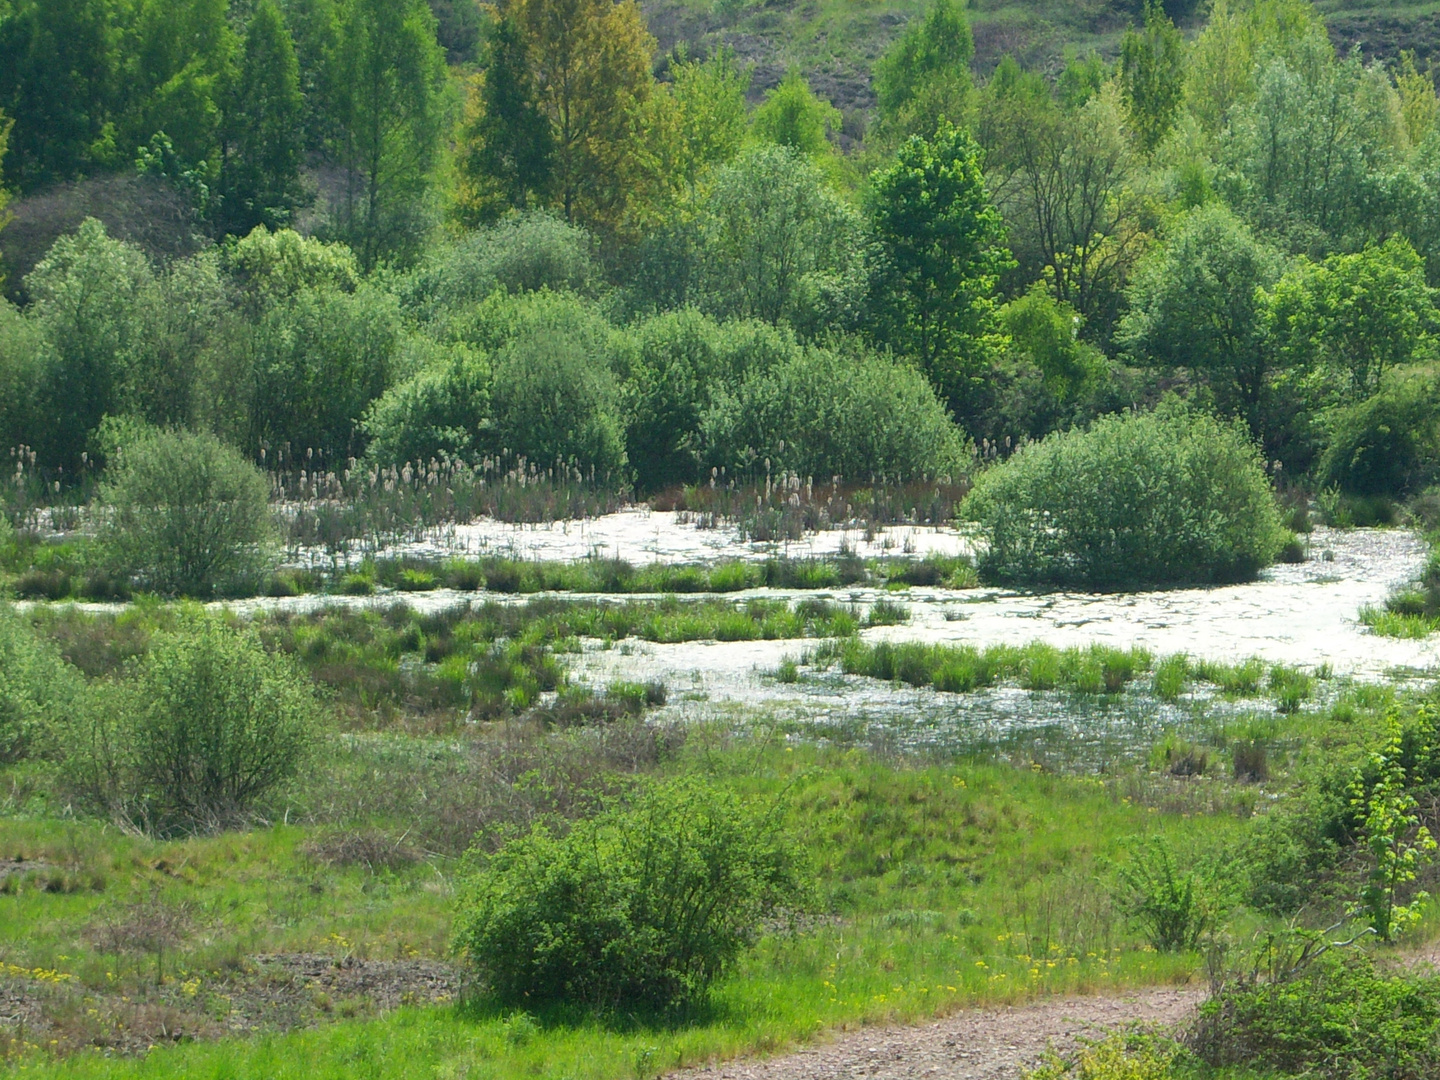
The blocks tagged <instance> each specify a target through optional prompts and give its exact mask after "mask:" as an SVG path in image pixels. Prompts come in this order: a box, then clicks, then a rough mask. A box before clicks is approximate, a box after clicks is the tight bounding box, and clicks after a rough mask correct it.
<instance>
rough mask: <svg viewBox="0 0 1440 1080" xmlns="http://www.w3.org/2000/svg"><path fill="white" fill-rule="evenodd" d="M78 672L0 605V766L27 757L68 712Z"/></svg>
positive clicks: (72, 700)
mask: <svg viewBox="0 0 1440 1080" xmlns="http://www.w3.org/2000/svg"><path fill="white" fill-rule="evenodd" d="M79 685H80V679H79V676H78V673H77V672H76V671H75V669H74V668H72V667H70V665H68V664H66V663H65V661H64V660H62V659H61V658H60V653H59V651H58V650H57V649H55V647H54V646H53V645H51V644H50V643H49V642H48V641H45V640H43V639H41V638H40V637H39V636H38V635H37V634H36V633H35V632H34V631H33V630H32V629H31V628H30V627H29V626H28V625H27V624H26V622H25V620H24V619H23V618H22V617H21V616H20V615H19V614H18V613H17V612H16V611H15V609H14V608H12V607H10V605H8V604H3V605H0V764H10V763H12V762H15V761H19V760H21V759H22V758H24V757H26V756H28V755H29V754H30V752H31V751H32V750H33V749H34V748H35V747H36V745H37V744H40V743H42V742H43V741H44V740H45V739H46V738H47V737H48V736H49V735H50V734H51V733H52V732H53V731H54V729H55V725H56V724H57V723H59V722H60V721H62V720H63V719H64V718H65V717H66V716H68V715H69V712H70V710H71V709H72V708H73V706H74V703H75V699H76V697H77V695H78V693H79Z"/></svg>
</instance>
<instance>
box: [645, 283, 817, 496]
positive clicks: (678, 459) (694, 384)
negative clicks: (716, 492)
mask: <svg viewBox="0 0 1440 1080" xmlns="http://www.w3.org/2000/svg"><path fill="white" fill-rule="evenodd" d="M796 351H797V346H796V345H795V342H794V339H793V338H792V337H790V335H789V334H787V333H785V332H783V331H781V330H777V329H775V328H774V327H771V326H767V325H766V324H765V323H762V322H758V321H744V320H737V321H734V322H728V323H717V322H716V321H715V320H714V319H712V318H710V317H709V316H706V315H702V314H700V313H699V312H698V311H694V310H685V311H673V312H668V313H666V314H664V315H659V316H656V317H655V318H652V319H648V320H646V321H645V322H643V323H641V324H640V325H638V326H636V327H635V328H634V329H633V330H631V331H630V332H629V333H628V334H626V335H625V338H624V340H623V342H622V345H621V352H622V360H621V367H622V370H623V371H624V375H625V378H624V398H625V414H626V417H627V421H628V423H627V432H626V449H627V451H628V454H629V458H630V465H631V467H632V468H633V469H634V470H635V475H636V480H637V482H638V484H639V486H640V488H641V489H642V490H646V491H654V490H657V489H659V488H663V487H666V486H668V485H671V484H680V483H686V482H689V481H693V480H694V479H696V475H697V472H698V470H699V455H700V446H699V438H700V422H701V419H702V417H703V416H704V414H705V412H706V410H707V409H708V408H709V407H710V405H711V403H712V402H713V401H714V400H715V398H716V396H717V395H718V394H720V393H722V392H724V391H730V392H732V393H733V392H734V391H736V390H737V389H738V388H739V386H740V384H741V383H742V382H743V381H744V379H745V378H746V376H747V375H749V374H751V373H752V372H756V371H768V370H770V369H771V368H773V367H775V366H776V365H777V364H779V363H780V362H781V361H782V360H785V359H787V358H789V357H791V356H793V355H794V353H795V352H796Z"/></svg>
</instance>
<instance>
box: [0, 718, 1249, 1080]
mask: <svg viewBox="0 0 1440 1080" xmlns="http://www.w3.org/2000/svg"><path fill="white" fill-rule="evenodd" d="M666 771H667V772H670V773H674V772H685V771H701V772H703V773H704V774H706V775H708V776H709V777H710V778H711V779H712V780H713V781H714V782H717V783H723V784H726V785H729V786H733V787H735V788H737V789H738V790H740V791H742V792H743V793H745V794H747V795H749V796H751V797H754V798H756V799H760V800H764V801H772V800H776V799H779V800H781V802H782V806H783V807H784V808H785V813H786V815H787V829H789V830H790V831H791V832H792V833H793V834H794V835H796V836H797V837H799V838H800V839H801V840H802V842H803V843H804V845H805V847H806V848H807V849H808V851H809V852H810V857H811V859H812V861H813V865H814V870H815V882H816V891H817V895H818V910H819V911H820V912H821V913H822V915H823V918H821V919H820V920H819V921H818V922H816V923H814V924H813V925H812V926H811V927H810V928H808V929H804V930H802V931H801V932H799V933H796V934H790V933H779V934H773V935H771V936H769V937H767V938H765V939H763V940H762V941H761V943H760V944H759V945H758V947H757V948H756V949H754V950H753V951H752V952H751V953H750V954H748V955H747V956H746V957H745V958H744V960H743V961H742V963H741V964H740V965H739V966H738V967H737V968H736V969H735V970H734V971H733V972H732V973H731V975H730V976H729V978H727V979H726V980H725V981H724V982H723V983H722V985H721V986H720V988H719V991H718V993H717V994H716V995H715V998H714V1001H713V1004H712V1007H711V1008H710V1010H709V1011H708V1012H707V1013H705V1014H704V1015H700V1016H696V1017H693V1018H691V1019H690V1020H689V1021H688V1022H685V1023H672V1024H665V1025H645V1024H639V1023H636V1022H632V1021H623V1020H622V1021H613V1022H600V1021H597V1020H595V1019H594V1018H585V1017H577V1016H562V1015H542V1016H539V1017H537V1018H536V1020H537V1024H536V1025H535V1026H531V1025H528V1024H525V1025H518V1026H517V1025H513V1024H508V1025H507V1023H506V1018H505V1017H501V1016H497V1015H493V1014H487V1013H486V1012H485V1011H484V1009H483V1008H482V1009H480V1010H479V1011H478V1012H466V1011H464V1010H461V1009H457V1008H454V1007H445V1006H434V1007H430V1008H420V1009H407V1010H401V1011H399V1012H396V1013H393V1014H390V1015H388V1016H385V1017H382V1018H380V1019H374V1020H368V1021H361V1020H353V1021H351V1020H341V1021H336V1022H333V1023H328V1024H324V1025H322V1026H320V1027H318V1028H316V1029H314V1030H307V1031H296V1032H292V1033H290V1034H287V1035H275V1036H261V1037H254V1038H250V1039H233V1040H229V1041H224V1042H220V1043H215V1044H196V1045H183V1046H178V1047H167V1048H165V1049H162V1050H157V1051H155V1052H153V1053H152V1054H150V1055H149V1056H148V1057H146V1058H144V1059H121V1060H115V1059H105V1058H102V1057H99V1056H95V1055H87V1054H80V1055H77V1056H73V1057H70V1058H68V1059H66V1060H61V1061H56V1060H52V1059H51V1057H50V1055H48V1054H46V1053H45V1052H44V1051H43V1049H42V1050H40V1051H35V1052H33V1053H31V1054H30V1055H28V1057H27V1058H26V1060H25V1061H24V1063H23V1064H22V1065H21V1066H20V1067H19V1068H18V1069H17V1070H16V1073H17V1075H34V1076H57V1077H58V1076H67V1077H102V1076H104V1077H166V1076H180V1075H184V1076H201V1077H211V1076H213V1077H251V1076H255V1077H260V1076H298V1075H301V1071H302V1070H303V1072H304V1075H306V1076H309V1077H329V1076H337V1077H338V1076H357V1075H364V1076H376V1077H390V1076H397V1077H398V1076H414V1075H417V1074H420V1073H424V1074H426V1075H431V1074H434V1075H489V1076H497V1077H499V1076H525V1075H546V1076H585V1077H597V1078H600V1077H606V1078H608V1077H617V1078H619V1077H627V1078H628V1077H631V1076H634V1075H635V1072H636V1069H637V1065H638V1064H642V1063H648V1064H649V1065H651V1066H654V1067H655V1068H656V1069H657V1071H658V1069H659V1068H661V1067H664V1068H669V1067H671V1066H673V1065H676V1064H681V1063H686V1062H690V1063H693V1062H697V1061H703V1060H706V1059H708V1058H711V1057H715V1056H730V1055H734V1054H737V1053H742V1052H753V1051H757V1050H766V1049H771V1048H775V1047H778V1046H781V1045H785V1044H789V1043H791V1042H794V1041H796V1040H800V1039H804V1038H806V1037H808V1036H810V1035H813V1034H814V1033H816V1032H818V1031H820V1030H822V1029H825V1028H831V1027H836V1026H841V1025H853V1024H858V1023H870V1022H881V1021H894V1020H916V1019H921V1018H924V1017H928V1016H932V1015H935V1014H937V1013H942V1012H945V1011H947V1010H950V1009H954V1008H959V1007H963V1006H966V1005H973V1004H979V1003H998V1002H1008V1001H1019V1000H1024V999H1027V998H1030V997H1034V996H1037V995H1041V994H1049V993H1058V992H1073V991H1095V990H1103V989H1107V988H1113V987H1119V986H1126V985H1136V984H1144V983H1154V982H1166V981H1170V980H1172V979H1183V978H1186V977H1189V976H1190V975H1192V974H1193V973H1194V971H1195V970H1196V967H1197V965H1198V963H1199V959H1198V958H1197V957H1195V956H1189V955H1185V956H1161V955H1158V954H1155V953H1153V952H1150V951H1148V950H1147V949H1146V948H1145V947H1144V946H1143V945H1142V943H1141V942H1140V940H1139V939H1138V938H1137V937H1136V936H1135V935H1134V934H1133V933H1132V932H1131V931H1130V929H1129V928H1128V927H1127V926H1126V925H1125V924H1124V921H1123V920H1122V919H1120V918H1119V917H1118V916H1117V915H1116V913H1115V912H1114V910H1113V909H1112V908H1111V907H1110V904H1109V900H1108V895H1109V894H1108V891H1107V886H1106V884H1105V881H1104V866H1105V865H1106V860H1108V859H1111V858H1115V857H1118V856H1119V855H1120V854H1121V852H1122V851H1123V850H1124V849H1125V845H1126V842H1127V840H1128V839H1129V838H1130V837H1132V836H1133V835H1135V834H1137V833H1148V832H1155V831H1159V832H1161V833H1163V834H1165V835H1166V836H1168V837H1170V838H1171V839H1172V841H1173V842H1174V843H1176V844H1177V845H1179V846H1181V847H1186V846H1190V847H1193V846H1195V845H1198V844H1201V843H1204V844H1206V845H1208V846H1214V845H1215V844H1218V843H1223V842H1225V841H1226V839H1227V838H1233V837H1235V836H1238V835H1240V833H1241V832H1242V831H1243V830H1244V828H1245V825H1244V823H1243V822H1242V821H1240V820H1239V819H1238V818H1235V817H1233V816H1232V817H1228V818H1224V817H1222V818H1220V819H1217V820H1214V821H1201V820H1199V819H1195V818H1186V817H1182V816H1180V815H1171V814H1164V815H1159V814H1156V813H1154V812H1152V811H1150V810H1148V809H1147V808H1145V807H1142V806H1139V805H1136V804H1135V803H1134V801H1133V800H1131V799H1129V798H1126V797H1122V796H1121V794H1120V793H1119V792H1118V791H1117V790H1115V789H1113V788H1112V787H1109V786H1107V785H1105V784H1103V783H1100V782H1098V781H1087V780H1082V779H1066V778H1062V777H1056V776H1051V775H1047V774H1043V773H1035V772H1030V771H1020V770H1015V769H1012V768H1010V767H1009V766H1003V765H1001V766H993V765H983V764H974V763H960V764H956V765H948V766H929V767H904V766H897V765H886V764H882V763H880V762H878V761H876V760H874V759H871V758H869V757H867V756H865V755H857V754H855V753H854V752H849V751H838V750H835V751H825V750H819V749H813V748H803V747H802V748H794V747H790V746H786V745H783V744H782V743H780V742H769V741H763V740H762V741H761V742H759V743H753V742H741V743H734V742H731V741H729V739H728V737H723V736H720V735H719V734H718V733H717V734H715V735H712V736H708V737H706V738H704V739H697V740H696V742H695V743H694V744H692V746H690V747H688V748H687V752H686V753H685V754H684V755H683V756H682V757H681V758H679V759H677V761H676V762H675V763H674V764H673V765H671V766H669V767H667V770H666ZM313 835H314V830H313V829H296V828H293V827H290V828H286V827H278V828H272V829H263V830H257V831H255V832H250V833H244V834H236V835H228V836H221V837H215V838H208V839H195V840H189V841H184V842H175V843H169V844H158V843H151V842H148V841H144V840H139V839H135V838H130V837H123V836H117V835H116V834H115V833H114V832H113V831H106V830H103V829H101V828H100V827H98V826H93V825H85V824H77V823H63V822H57V821H15V820H6V821H4V822H3V824H0V850H4V851H6V852H7V853H8V852H10V851H11V850H14V851H17V852H22V853H23V854H25V855H26V856H27V857H30V858H37V857H43V858H53V859H56V860H58V861H63V860H67V859H78V860H79V861H80V863H83V864H84V865H87V866H94V867H97V868H98V870H99V872H100V873H102V874H103V875H104V887H103V888H101V889H98V890H97V889H92V888H82V889H80V890H78V891H75V892H71V893H50V892H46V891H44V890H43V889H39V888H24V889H22V890H21V891H20V892H18V893H17V894H16V895H14V896H11V897H6V898H4V901H3V903H0V948H3V949H4V953H5V957H6V959H7V961H8V962H10V963H13V964H16V965H17V966H24V967H26V968H35V967H39V968H43V969H48V970H53V971H55V972H58V973H61V974H62V975H66V976H73V983H74V984H75V985H76V986H77V988H78V987H83V988H84V989H83V992H84V993H88V994H90V995H91V996H92V997H93V996H99V995H104V994H111V993H114V992H116V984H117V982H118V983H119V985H120V988H121V989H122V990H123V991H124V992H125V993H127V994H128V995H130V996H134V997H139V996H143V995H146V994H151V995H153V994H156V993H158V991H155V990H154V989H153V987H150V983H151V982H152V981H153V979H152V972H153V961H151V960H150V959H149V958H145V957H140V958H131V959H130V960H128V961H125V962H124V963H125V964H126V965H127V966H123V967H121V968H120V970H119V972H118V973H117V976H116V978H111V977H110V974H109V973H112V972H116V967H117V961H116V958H114V957H112V956H106V955H101V954H98V953H97V952H96V950H95V948H94V947H93V946H91V945H89V944H88V943H87V942H88V938H87V927H89V926H91V925H92V924H93V923H94V921H95V919H96V918H98V917H99V916H100V915H101V914H102V913H103V912H105V911H113V910H115V909H116V908H117V907H121V906H123V905H126V904H131V903H135V902H145V903H150V904H155V903H160V904H170V905H188V906H189V908H190V909H191V910H194V911H196V912H208V913H213V916H214V917H213V919H212V920H211V921H210V922H209V923H207V924H206V931H205V934H204V940H203V941H198V940H197V941H196V942H195V943H193V944H191V945H188V946H187V947H186V948H184V949H181V950H177V953H176V955H175V956H173V957H172V958H171V959H170V960H169V961H168V964H169V970H170V972H171V974H170V976H169V978H170V979H171V980H172V981H173V983H182V982H186V981H188V980H198V984H197V985H198V987H199V990H200V993H199V994H198V995H197V996H205V995H207V994H208V995H215V994H223V993H224V991H225V976H224V974H223V973H224V972H225V971H226V970H227V964H233V963H234V962H235V958H238V957H239V956H242V955H248V954H250V953H253V952H259V951H272V950H315V951H322V952H330V953H334V954H337V955H338V954H339V953H341V952H344V951H353V952H355V953H356V954H358V955H370V956H380V957H394V956H409V955H413V954H415V953H418V954H420V955H422V956H424V955H437V954H440V953H442V952H443V947H444V941H445V938H446V921H447V914H448V903H449V895H448V881H449V878H450V874H451V873H452V864H450V863H448V862H446V861H443V860H442V861H438V862H437V861H434V860H431V861H428V862H424V863H421V864H419V865H417V866H416V867H414V868H411V869H409V870H405V871H402V872H399V873H396V874H389V875H371V874H368V873H366V872H365V871H363V870H361V869H359V868H355V867H350V868H341V869H334V868H329V869H326V870H325V871H324V872H323V873H322V872H320V871H318V870H317V868H316V866H315V864H314V863H313V861H311V860H309V859H307V857H306V856H305V854H304V850H305V845H306V843H307V841H308V840H309V839H310V838H311V837H312V836H313ZM317 881H318V882H319V883H320V886H321V887H320V889H319V890H316V889H315V888H314V886H315V884H316V882H317ZM436 882H439V883H441V884H440V886H439V887H437V886H436V884H435V883H436ZM198 936H199V935H197V937H198ZM342 943H343V944H342ZM227 957H228V958H231V959H230V960H228V961H227ZM217 972H218V973H220V974H218V975H217V974H216V973H217ZM71 982H72V980H71V979H66V980H65V983H66V984H67V985H69V984H70V983H71ZM172 994H173V989H172ZM215 1000H218V999H215ZM517 1032H519V1034H517ZM446 1070H450V1071H446Z"/></svg>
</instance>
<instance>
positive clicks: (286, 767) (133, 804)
mask: <svg viewBox="0 0 1440 1080" xmlns="http://www.w3.org/2000/svg"><path fill="white" fill-rule="evenodd" d="M315 709H316V703H315V698H314V691H313V690H312V689H311V684H310V682H309V680H307V679H306V678H305V677H304V675H303V674H302V673H301V672H300V671H299V670H298V669H297V668H296V667H295V665H294V664H293V663H292V662H291V661H290V660H289V659H287V658H285V657H281V656H272V655H270V654H268V653H266V652H265V650H264V649H263V648H262V646H261V644H260V640H259V638H258V637H257V636H256V635H255V634H254V632H253V631H249V630H245V631H237V630H232V629H230V628H229V627H227V626H225V625H224V624H223V623H222V622H220V621H219V620H217V619H213V618H209V617H205V616H198V615H197V616H192V617H189V618H186V619H184V620H183V621H182V622H181V624H180V625H179V626H178V627H177V629H175V630H174V631H167V632H161V633H157V634H155V635H154V637H153V638H152V639H151V642H150V650H149V652H148V653H147V654H146V655H145V656H144V657H142V658H141V659H140V660H139V661H138V662H136V663H134V664H133V665H132V667H131V669H130V670H129V672H128V673H127V677H126V678H125V679H124V680H122V681H120V682H118V683H113V684H108V685H105V686H103V687H100V688H98V689H97V690H96V691H95V692H94V696H93V697H92V699H91V700H90V701H89V702H88V704H87V707H86V708H85V709H83V710H82V715H81V717H80V719H79V720H78V721H76V722H75V723H74V725H73V727H72V730H71V731H70V732H69V734H68V738H67V745H66V747H65V752H66V773H67V775H68V776H69V778H70V782H71V784H72V785H73V786H74V787H75V789H76V791H77V793H78V794H79V795H80V797H81V799H82V801H84V802H86V803H88V804H89V805H90V806H91V807H92V808H93V809H95V810H97V811H100V812H103V813H107V814H110V815H111V816H114V817H115V818H117V819H119V820H122V821H126V822H130V823H132V824H135V825H138V826H140V827H143V828H145V829H146V830H148V831H150V832H154V833H158V834H167V833H173V832H177V831H186V830H196V829H207V828H216V827H219V826H222V825H225V824H229V823H232V822H234V821H237V820H240V819H242V818H243V817H244V816H245V815H246V814H247V813H249V812H250V811H251V810H252V809H253V808H254V807H255V805H256V803H257V802H259V801H260V800H261V799H263V798H264V797H265V796H267V795H269V794H271V793H272V792H273V791H274V790H275V789H276V787H277V786H278V785H279V784H281V783H282V782H284V781H285V780H287V779H289V778H290V777H291V776H293V775H294V774H295V772H296V770H297V769H298V768H299V766H300V762H301V760H302V759H303V757H304V755H305V753H306V751H307V750H308V748H309V746H310V743H311V739H312V732H313V730H314V720H315Z"/></svg>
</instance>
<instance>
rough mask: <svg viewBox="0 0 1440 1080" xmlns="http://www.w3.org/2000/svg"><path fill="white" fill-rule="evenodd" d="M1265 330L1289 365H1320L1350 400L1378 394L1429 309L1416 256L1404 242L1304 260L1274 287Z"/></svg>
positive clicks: (1428, 323) (1420, 333)
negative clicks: (1335, 375) (1343, 386)
mask: <svg viewBox="0 0 1440 1080" xmlns="http://www.w3.org/2000/svg"><path fill="white" fill-rule="evenodd" d="M1269 315H1270V325H1271V333H1272V335H1273V337H1274V338H1275V340H1276V343H1277V345H1278V346H1279V347H1280V348H1281V349H1283V350H1284V351H1285V352H1286V354H1287V357H1288V359H1289V361H1290V362H1291V363H1293V364H1295V365H1298V366H1303V367H1306V368H1312V369H1313V368H1316V367H1319V366H1321V365H1323V366H1324V367H1326V368H1328V370H1330V371H1333V372H1336V373H1339V374H1340V375H1341V376H1342V377H1343V378H1344V379H1345V381H1346V383H1347V384H1348V386H1347V388H1346V392H1345V393H1343V394H1342V395H1340V396H1341V397H1348V398H1350V399H1352V400H1355V399H1362V398H1367V397H1370V396H1371V395H1373V394H1375V393H1377V392H1379V390H1380V386H1381V383H1382V382H1383V380H1384V377H1385V372H1386V371H1388V370H1389V369H1391V368H1393V367H1396V366H1398V365H1401V364H1405V363H1408V362H1409V361H1410V360H1412V359H1413V358H1414V357H1415V354H1416V352H1417V351H1418V350H1419V348H1420V346H1421V344H1422V343H1423V342H1424V341H1426V340H1427V339H1428V337H1429V334H1430V331H1431V328H1432V326H1433V325H1434V320H1435V304H1434V299H1433V296H1432V293H1431V290H1430V288H1429V286H1427V285H1426V284H1425V271H1424V266H1423V265H1422V263H1421V261H1420V256H1419V255H1417V254H1416V253H1415V249H1414V248H1413V247H1411V246H1410V242H1409V241H1408V240H1405V239H1404V238H1402V237H1392V238H1391V239H1389V240H1387V241H1386V242H1385V243H1384V244H1381V245H1379V246H1378V247H1377V246H1373V245H1372V246H1370V247H1367V248H1365V250H1363V251H1359V252H1356V253H1355V254H1353V255H1332V256H1330V257H1329V258H1328V259H1326V260H1325V261H1324V262H1322V263H1312V262H1310V261H1309V260H1305V259H1302V260H1301V261H1300V262H1299V264H1298V265H1297V266H1295V267H1294V268H1293V269H1292V270H1291V271H1290V272H1289V273H1287V274H1286V275H1285V276H1284V277H1283V278H1281V280H1280V281H1279V283H1278V284H1277V285H1276V286H1275V292H1274V296H1273V298H1272V299H1271V302H1270V312H1269Z"/></svg>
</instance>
